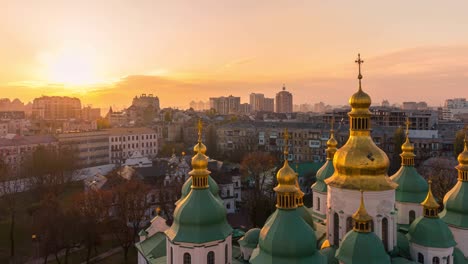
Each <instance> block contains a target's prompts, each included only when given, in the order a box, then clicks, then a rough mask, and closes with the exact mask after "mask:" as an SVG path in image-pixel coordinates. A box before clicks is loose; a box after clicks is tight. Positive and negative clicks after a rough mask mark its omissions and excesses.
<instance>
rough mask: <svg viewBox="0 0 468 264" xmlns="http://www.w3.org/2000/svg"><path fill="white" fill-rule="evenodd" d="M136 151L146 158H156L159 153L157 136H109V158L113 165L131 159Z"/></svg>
mask: <svg viewBox="0 0 468 264" xmlns="http://www.w3.org/2000/svg"><path fill="white" fill-rule="evenodd" d="M135 151H138V152H139V153H141V155H142V156H144V157H148V158H153V157H155V156H156V154H157V153H158V139H157V134H156V133H150V134H149V133H145V134H131V135H129V134H122V135H115V134H114V135H111V136H109V153H110V154H109V156H110V157H111V162H112V163H116V162H119V161H120V160H121V159H122V158H128V157H130V156H131V155H132V154H133V153H134V152H135Z"/></svg>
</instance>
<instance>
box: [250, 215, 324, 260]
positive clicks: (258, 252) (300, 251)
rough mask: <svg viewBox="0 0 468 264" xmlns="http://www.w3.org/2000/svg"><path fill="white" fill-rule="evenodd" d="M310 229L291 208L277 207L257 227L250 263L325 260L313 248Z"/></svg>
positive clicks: (313, 239) (312, 234)
mask: <svg viewBox="0 0 468 264" xmlns="http://www.w3.org/2000/svg"><path fill="white" fill-rule="evenodd" d="M316 244H317V240H316V237H315V233H314V230H313V229H312V228H311V227H310V226H309V225H308V224H307V223H306V222H305V221H304V220H303V219H302V218H301V216H300V214H299V212H298V211H297V210H295V209H293V210H285V209H277V210H276V211H275V212H274V213H273V214H272V216H271V217H270V218H269V219H268V221H267V222H266V223H265V225H264V226H263V228H262V230H261V231H260V237H259V243H258V247H257V248H256V249H255V250H254V251H253V253H252V256H251V257H250V263H252V264H264V263H275V264H289V263H295V264H302V263H304V264H306V263H307V264H310V263H323V264H325V263H326V258H325V256H323V255H321V254H320V253H319V252H318V251H317V249H316V246H317V245H316Z"/></svg>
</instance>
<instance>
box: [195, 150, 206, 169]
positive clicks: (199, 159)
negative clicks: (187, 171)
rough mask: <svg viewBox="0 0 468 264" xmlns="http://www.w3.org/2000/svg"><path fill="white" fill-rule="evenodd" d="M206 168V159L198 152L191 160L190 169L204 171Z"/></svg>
mask: <svg viewBox="0 0 468 264" xmlns="http://www.w3.org/2000/svg"><path fill="white" fill-rule="evenodd" d="M207 167H208V157H207V156H205V155H204V154H202V153H201V152H198V153H197V154H196V155H195V156H193V158H192V168H193V169H194V170H199V169H206V168H207Z"/></svg>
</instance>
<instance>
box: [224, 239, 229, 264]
mask: <svg viewBox="0 0 468 264" xmlns="http://www.w3.org/2000/svg"><path fill="white" fill-rule="evenodd" d="M228 253H229V252H228V245H227V244H226V245H225V246H224V263H225V264H228Z"/></svg>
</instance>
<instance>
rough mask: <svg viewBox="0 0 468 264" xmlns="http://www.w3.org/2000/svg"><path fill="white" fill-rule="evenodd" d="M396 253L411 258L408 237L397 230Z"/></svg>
mask: <svg viewBox="0 0 468 264" xmlns="http://www.w3.org/2000/svg"><path fill="white" fill-rule="evenodd" d="M396 251H397V252H396V253H397V254H398V255H399V256H401V257H404V258H411V252H410V244H409V241H408V238H407V237H406V235H405V234H403V233H402V232H397V246H396Z"/></svg>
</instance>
